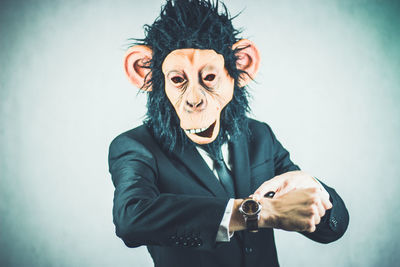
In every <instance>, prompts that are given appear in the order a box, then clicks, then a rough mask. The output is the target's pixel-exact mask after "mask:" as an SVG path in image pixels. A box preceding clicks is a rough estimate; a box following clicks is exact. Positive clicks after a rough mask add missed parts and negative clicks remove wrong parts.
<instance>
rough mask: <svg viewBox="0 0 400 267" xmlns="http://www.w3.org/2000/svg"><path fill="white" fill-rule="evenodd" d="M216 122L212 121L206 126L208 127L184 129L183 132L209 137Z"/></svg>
mask: <svg viewBox="0 0 400 267" xmlns="http://www.w3.org/2000/svg"><path fill="white" fill-rule="evenodd" d="M216 123H217V121H214V122H213V123H212V124H211V125H210V126H208V127H205V128H199V129H191V130H185V132H186V133H189V134H195V135H198V136H200V137H206V138H211V137H212V134H213V131H214V128H215V124H216Z"/></svg>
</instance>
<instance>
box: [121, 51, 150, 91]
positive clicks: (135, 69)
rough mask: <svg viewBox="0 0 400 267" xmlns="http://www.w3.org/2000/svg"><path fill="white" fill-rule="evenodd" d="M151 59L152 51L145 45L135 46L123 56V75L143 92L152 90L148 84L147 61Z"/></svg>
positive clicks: (148, 70)
mask: <svg viewBox="0 0 400 267" xmlns="http://www.w3.org/2000/svg"><path fill="white" fill-rule="evenodd" d="M151 58H152V50H151V48H150V47H148V46H145V45H135V46H132V47H130V48H129V49H128V51H127V52H126V54H125V62H124V67H125V73H126V75H127V76H128V79H129V80H130V81H131V83H133V85H135V86H136V87H138V88H139V89H142V90H144V91H151V90H152V88H151V86H150V85H149V84H148V82H149V81H150V79H151V76H150V74H149V73H150V69H149V68H148V66H149V61H150V60H151Z"/></svg>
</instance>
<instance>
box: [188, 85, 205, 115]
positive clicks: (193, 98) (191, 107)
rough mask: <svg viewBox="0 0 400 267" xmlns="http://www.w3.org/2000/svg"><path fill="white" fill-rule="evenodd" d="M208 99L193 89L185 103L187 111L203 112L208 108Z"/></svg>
mask: <svg viewBox="0 0 400 267" xmlns="http://www.w3.org/2000/svg"><path fill="white" fill-rule="evenodd" d="M206 104H207V103H206V98H205V96H204V94H203V93H202V92H201V91H200V90H198V89H193V90H190V92H188V95H187V97H186V101H185V109H186V111H188V112H195V111H202V110H204V109H205V108H206Z"/></svg>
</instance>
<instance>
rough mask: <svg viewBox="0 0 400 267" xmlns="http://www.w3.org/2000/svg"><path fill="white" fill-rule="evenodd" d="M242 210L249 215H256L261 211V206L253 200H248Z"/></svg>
mask: <svg viewBox="0 0 400 267" xmlns="http://www.w3.org/2000/svg"><path fill="white" fill-rule="evenodd" d="M242 210H243V212H244V213H245V214H247V215H254V214H257V213H258V212H259V211H260V205H259V204H258V202H257V201H255V200H253V199H248V200H246V201H244V202H243V204H242Z"/></svg>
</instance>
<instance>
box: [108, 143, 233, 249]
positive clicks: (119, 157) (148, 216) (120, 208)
mask: <svg viewBox="0 0 400 267" xmlns="http://www.w3.org/2000/svg"><path fill="white" fill-rule="evenodd" d="M109 171H110V173H111V177H112V181H113V184H114V186H115V191H114V205H113V219H114V224H115V227H116V234H117V236H119V237H120V238H121V239H122V240H123V241H124V243H125V244H126V245H127V246H128V247H137V246H140V245H160V246H178V247H192V248H197V249H204V250H207V249H212V248H214V247H215V246H216V234H217V231H218V228H219V224H220V222H221V219H222V216H223V214H224V210H225V208H226V205H227V202H228V199H226V198H224V199H222V198H214V197H202V196H190V195H176V194H166V193H160V192H159V189H158V187H157V179H158V178H157V177H158V172H159V171H162V170H158V169H157V164H156V161H155V158H154V156H153V155H152V154H151V152H150V151H149V150H148V149H146V147H145V146H143V145H142V144H141V143H140V142H138V141H136V140H134V139H132V138H131V137H130V136H125V135H120V136H118V137H117V138H115V139H114V141H113V142H112V143H111V145H110V149H109Z"/></svg>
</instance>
